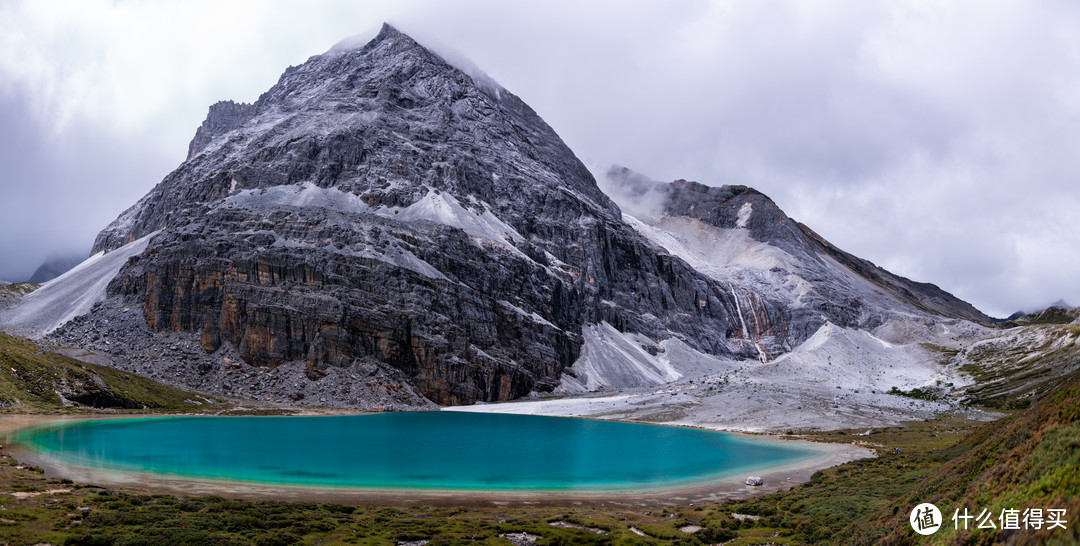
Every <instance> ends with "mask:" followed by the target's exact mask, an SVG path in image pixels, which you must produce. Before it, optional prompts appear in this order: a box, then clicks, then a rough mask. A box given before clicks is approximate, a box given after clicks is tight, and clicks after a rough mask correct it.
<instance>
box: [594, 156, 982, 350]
mask: <svg viewBox="0 0 1080 546" xmlns="http://www.w3.org/2000/svg"><path fill="white" fill-rule="evenodd" d="M607 178H608V184H609V185H610V186H612V187H613V192H612V193H613V194H615V195H616V196H617V197H621V198H622V199H620V201H622V200H623V199H626V200H634V199H636V200H638V201H641V202H648V203H651V205H650V206H649V207H645V208H641V207H639V208H638V210H636V211H633V212H636V213H637V214H638V215H639V216H640V217H641V218H634V219H632V221H633V222H637V223H636V224H635V225H636V226H638V227H639V230H641V231H642V233H643V234H645V235H646V236H649V235H653V236H652V238H653V239H654V240H655V241H657V242H658V243H660V244H661V246H665V247H668V246H670V247H672V248H669V250H672V251H673V253H675V254H677V255H680V256H684V257H686V258H687V259H688V260H689V261H691V263H695V262H696V263H695V266H696V267H697V268H698V269H699V270H702V271H704V272H706V273H709V274H711V276H713V277H714V278H717V279H721V280H725V279H726V280H733V281H734V280H735V279H738V281H740V282H741V283H742V284H745V285H748V286H750V287H751V288H753V289H754V290H755V291H757V292H760V293H763V294H768V295H772V296H773V297H774V298H776V299H778V300H780V301H783V302H785V303H786V306H787V308H788V309H789V312H790V313H791V322H792V326H791V328H792V329H794V330H796V331H797V332H798V333H795V334H794V335H793V337H800V338H803V339H805V336H804V335H799V333H805V332H806V330H807V329H808V328H812V329H814V330H816V329H817V328H818V327H819V326H820V325H821V324H823V323H824V321H829V322H832V323H834V324H837V325H840V326H843V327H853V328H864V329H870V328H874V327H876V326H878V325H880V324H882V323H883V322H884V321H885V320H886V319H887V318H888V317H889V316H891V315H893V314H896V313H920V312H921V313H929V314H934V315H940V316H945V317H952V318H960V319H966V320H972V321H975V322H989V320H990V319H989V317H987V316H986V315H984V314H983V313H981V312H979V311H978V310H976V309H975V308H974V307H972V306H971V305H970V304H969V303H967V302H964V301H962V300H960V299H959V298H957V297H955V296H953V295H952V294H949V293H948V292H945V291H944V290H941V289H940V288H938V287H937V286H934V285H932V284H927V283H917V282H914V281H911V280H909V279H906V278H903V277H900V276H898V275H895V274H893V273H890V272H888V271H886V270H884V269H882V268H880V267H878V266H876V265H874V264H873V263H871V262H869V261H867V260H863V259H860V258H857V257H855V256H852V255H851V254H848V253H846V252H844V251H842V250H840V249H838V248H836V247H835V246H833V245H832V244H830V243H829V242H828V241H826V240H825V239H824V238H822V237H821V236H819V235H818V234H816V233H814V232H813V231H812V230H811V229H810V228H808V227H806V226H805V225H803V224H801V223H798V222H796V221H794V220H792V219H791V218H789V217H788V216H787V215H786V214H785V213H784V212H783V211H782V210H781V209H780V208H779V207H778V206H777V205H776V203H774V202H773V201H772V200H771V199H769V198H768V197H767V196H765V195H764V194H762V193H760V192H758V191H757V190H754V189H753V188H748V187H746V186H720V187H711V186H706V185H703V184H699V183H696V182H687V181H685V180H676V181H674V182H671V183H660V182H656V181H652V180H650V179H648V178H646V177H645V176H643V175H641V174H638V173H635V172H633V171H630V170H629V169H626V168H624V167H614V168H612V169H611V170H610V171H609V172H608V174H607ZM627 204H629V205H632V203H631V202H627ZM643 225H647V226H650V227H652V228H656V229H660V230H664V231H662V232H661V233H664V234H667V235H670V236H672V237H674V239H673V240H674V241H675V243H672V242H671V241H672V239H667V240H665V239H663V238H660V237H656V236H655V235H654V232H652V231H649V230H647V229H643V228H642V226H643ZM702 232H704V233H707V234H708V235H707V236H706V235H702ZM702 242H705V243H709V244H712V245H713V246H714V247H724V246H727V247H729V248H730V249H729V251H728V254H726V255H724V254H722V253H716V252H712V251H711V250H709V249H706V252H701V249H702V246H708V245H702Z"/></svg>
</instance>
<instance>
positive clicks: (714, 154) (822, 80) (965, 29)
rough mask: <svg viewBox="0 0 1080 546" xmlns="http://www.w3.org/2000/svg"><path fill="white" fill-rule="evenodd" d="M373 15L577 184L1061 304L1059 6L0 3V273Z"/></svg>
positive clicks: (104, 209) (962, 292)
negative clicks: (461, 75)
mask: <svg viewBox="0 0 1080 546" xmlns="http://www.w3.org/2000/svg"><path fill="white" fill-rule="evenodd" d="M382 21H389V22H391V23H392V24H394V25H396V26H397V27H398V28H399V29H401V30H402V31H405V32H407V33H409V34H411V35H413V36H414V38H416V39H417V40H418V41H420V42H421V43H424V44H427V45H432V46H434V47H436V48H442V49H446V48H453V49H454V50H456V51H457V52H458V53H459V54H461V55H464V56H465V57H467V58H469V59H471V60H472V61H473V62H474V63H475V64H476V65H478V66H479V67H480V68H482V69H483V70H485V71H486V72H487V73H488V74H489V75H491V76H492V77H493V78H495V79H496V80H498V81H499V82H500V83H502V84H503V86H504V87H506V88H507V89H509V90H511V91H513V92H514V93H516V94H517V95H519V96H520V97H522V99H524V100H525V101H526V102H527V103H529V104H530V105H531V106H533V108H534V109H535V110H536V111H537V112H538V113H540V115H541V116H543V117H544V119H545V120H547V122H548V123H549V124H551V125H552V126H553V127H554V128H555V130H556V131H558V132H559V133H560V134H561V135H562V136H563V138H564V139H565V140H566V142H567V143H568V144H569V145H570V147H571V148H572V149H574V150H575V151H576V152H577V154H578V155H579V157H581V158H582V160H584V161H585V162H586V163H587V164H588V165H590V167H591V168H593V169H594V170H595V171H602V170H603V169H604V168H605V167H606V166H607V165H610V164H612V163H618V164H622V165H626V166H628V167H630V168H632V169H635V170H637V171H639V172H642V173H644V174H646V175H648V176H650V177H652V178H655V179H659V180H672V179H676V178H685V179H689V180H697V181H700V182H703V183H706V184H710V185H721V184H746V185H751V186H754V187H756V188H758V189H759V190H761V191H763V192H765V193H766V194H768V195H769V196H771V197H772V198H773V199H774V200H775V201H776V202H777V203H778V204H779V205H780V207H781V208H783V209H784V210H785V211H786V212H787V213H788V214H789V215H790V216H792V217H793V218H795V219H796V220H799V221H802V222H804V223H806V224H808V225H809V226H811V227H812V228H813V229H815V230H816V231H817V232H818V233H820V234H821V235H823V236H824V237H826V238H827V239H829V240H830V241H832V242H833V243H834V244H836V245H837V246H839V247H841V248H843V249H845V250H848V251H849V252H852V253H854V254H856V255H859V256H861V257H864V258H867V259H870V260H872V261H873V262H875V263H877V264H878V265H881V266H884V267H886V268H888V269H890V270H892V271H894V272H896V273H899V274H902V275H905V276H908V277H910V278H912V279H915V280H919V281H925V282H933V283H935V284H937V285H939V286H941V287H943V288H945V289H946V290H949V291H950V292H953V293H954V294H956V295H958V296H960V297H961V298H963V299H966V300H967V301H970V302H971V303H973V304H974V305H975V306H976V307H978V308H980V309H981V310H983V311H985V312H987V313H989V314H991V315H995V316H1004V315H1008V314H1010V313H1011V312H1013V311H1015V310H1017V309H1032V308H1036V307H1039V306H1043V305H1046V304H1049V303H1050V302H1052V301H1054V300H1057V299H1059V298H1064V299H1065V300H1066V301H1068V302H1070V303H1072V304H1074V305H1078V304H1080V280H1078V279H1080V3H1076V2H1073V1H1071V0H1059V1H1054V0H1046V1H1037V0H1036V1H1031V0H1017V1H996V0H970V1H954V2H942V1H916V0H910V1H904V0H889V1H872V0H858V1H842V2H841V1H837V2H831V1H827V0H816V1H814V2H805V1H800V0H790V1H783V0H776V1H769V0H761V1H754V2H747V1H734V0H733V1H724V0H716V1H701V2H695V1H680V2H677V3H672V2H660V1H657V2H628V1H626V0H618V1H611V2H579V1H567V2H552V1H544V2H535V3H525V2H503V1H461V2H449V1H434V0H433V1H429V2H423V1H402V0H394V1H387V2H356V1H340V2H335V1H308V2H284V1H282V2H276V1H264V0H252V1H223V0H216V1H206V2H191V1H185V2H179V1H168V0H164V1H162V0H158V1H153V2H150V1H146V2H140V1H123V0H116V1H109V0H78V1H71V2H60V1H40V0H33V1H26V2H17V1H10V0H0V196H2V197H0V278H2V279H6V280H20V279H22V278H26V277H28V276H29V275H30V274H31V273H32V272H33V270H34V269H35V268H36V267H37V265H38V264H40V263H41V261H43V260H44V259H45V258H47V257H48V256H49V255H53V254H58V255H63V254H69V253H73V252H83V253H85V252H86V251H88V249H89V247H90V244H91V242H92V241H93V237H94V236H95V235H96V233H97V232H98V231H99V230H100V229H101V228H102V227H104V226H105V225H106V224H108V223H109V222H110V221H111V220H112V219H113V218H115V217H116V216H117V215H118V214H119V213H120V212H122V211H123V210H124V209H125V208H127V207H128V206H130V205H132V204H133V203H134V202H135V201H136V200H137V199H138V198H139V197H141V196H142V195H143V194H145V193H146V192H147V191H149V190H150V188H152V187H153V186H154V185H155V184H156V183H157V182H158V181H160V180H161V179H162V178H163V177H164V176H165V175H166V174H167V173H168V172H169V171H171V170H172V169H174V168H175V167H176V166H177V165H179V163H180V162H181V161H182V160H183V159H184V157H185V155H186V151H187V144H188V141H189V140H190V139H191V136H192V135H193V134H194V132H195V128H196V127H198V125H199V124H200V123H201V122H202V119H203V118H204V117H205V115H206V111H207V107H208V106H209V105H210V104H211V103H213V102H216V101H218V100H224V99H234V100H238V101H246V102H250V101H253V100H255V99H256V98H257V97H258V95H259V94H260V93H261V92H262V91H265V90H266V89H267V88H269V87H270V86H271V85H273V83H274V82H276V81H277V78H278V76H279V75H280V74H281V72H282V71H283V70H284V68H285V67H287V66H289V65H295V64H300V63H301V62H303V61H304V60H305V59H306V58H307V57H309V56H311V55H315V54H318V53H322V52H323V51H325V50H327V49H329V48H330V47H331V46H332V45H333V44H334V43H335V42H337V41H339V40H341V39H343V38H345V37H348V36H356V35H363V36H373V35H374V34H375V32H376V31H377V30H378V27H379V25H380V24H381V22H382Z"/></svg>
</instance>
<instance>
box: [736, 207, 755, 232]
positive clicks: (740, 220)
mask: <svg viewBox="0 0 1080 546" xmlns="http://www.w3.org/2000/svg"><path fill="white" fill-rule="evenodd" d="M753 213H754V205H752V204H750V202H749V201H747V202H746V203H743V206H741V207H739V214H738V217H737V218H736V219H735V227H738V228H742V229H746V223H747V222H749V221H750V215H751V214H753Z"/></svg>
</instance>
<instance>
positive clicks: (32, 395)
mask: <svg viewBox="0 0 1080 546" xmlns="http://www.w3.org/2000/svg"><path fill="white" fill-rule="evenodd" d="M217 403H218V402H217V401H216V400H210V399H205V398H201V397H200V396H198V395H196V394H193V393H190V392H186V391H183V390H180V389H177V388H174V387H170V386H168V385H163V384H161V383H158V382H156V381H153V380H150V379H147V378H145V377H141V376H138V375H135V374H132V373H127V372H123V371H120V370H116V369H113V368H108V367H105V366H96V365H93V364H87V363H84V362H80V361H78V360H75V359H73V358H69V357H66V356H64V355H61V354H57V353H54V352H50V351H45V350H42V349H41V348H40V347H38V346H37V345H35V344H34V343H32V342H30V341H27V340H25V339H20V338H15V337H12V336H9V335H6V334H3V333H0V406H2V407H3V408H4V410H5V411H8V412H19V413H27V412H34V413H37V412H53V411H65V410H66V411H75V410H78V409H80V408H97V409H126V410H144V409H152V410H157V411H165V412H186V411H193V410H201V411H205V410H206V409H207V408H208V406H212V405H214V404H217Z"/></svg>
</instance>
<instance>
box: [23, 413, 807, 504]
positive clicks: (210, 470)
mask: <svg viewBox="0 0 1080 546" xmlns="http://www.w3.org/2000/svg"><path fill="white" fill-rule="evenodd" d="M13 440H14V441H16V442H18V443H20V444H23V445H24V446H26V447H28V448H30V449H32V450H34V451H38V452H40V453H42V454H44V455H45V456H47V457H50V458H54V459H56V460H58V461H61V462H63V463H66V464H73V465H77V466H83V467H90V468H99V469H106V470H114V471H129V472H153V473H161V474H172V475H179V476H186V477H192V478H203V479H205V478H211V479H220V478H225V479H234V480H244V481H251V482H263V483H272V484H295V485H307V486H340V487H362V488H380V487H392V488H440V489H444V488H445V489H513V490H530V489H534V490H567V489H581V490H590V489H591V490H604V489H631V488H632V489H637V488H651V487H663V486H671V485H678V484H679V483H681V482H687V483H689V482H695V481H701V480H705V479H708V478H710V477H714V476H719V475H721V474H727V473H732V472H737V471H740V470H744V469H749V468H761V467H762V466H763V465H768V466H774V465H778V464H786V463H793V462H798V461H799V460H801V459H804V458H806V457H808V456H811V455H815V454H817V453H818V452H817V451H814V450H812V449H808V448H806V447H802V446H799V445H797V444H795V445H782V444H780V443H778V442H770V441H761V440H759V439H757V438H750V437H745V436H740V435H735V434H728V433H722V432H713V431H706V430H700V429H690V428H681V427H669V426H660V425H646V424H636V423H623V422H614V421H596V420H588V419H576V418H564V417H536V416H528V415H505V414H489V413H464V412H442V411H432V412H402V413H378V414H368V415H342V416H318V417H147V418H135V419H111V420H96V421H77V422H71V423H63V424H51V425H46V426H41V427H36V428H31V429H28V430H24V431H22V432H20V433H18V434H17V435H16V436H15V437H14V438H13Z"/></svg>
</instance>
